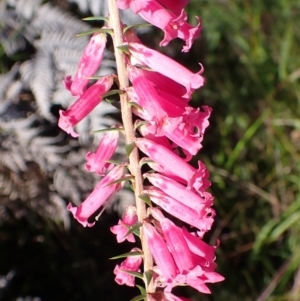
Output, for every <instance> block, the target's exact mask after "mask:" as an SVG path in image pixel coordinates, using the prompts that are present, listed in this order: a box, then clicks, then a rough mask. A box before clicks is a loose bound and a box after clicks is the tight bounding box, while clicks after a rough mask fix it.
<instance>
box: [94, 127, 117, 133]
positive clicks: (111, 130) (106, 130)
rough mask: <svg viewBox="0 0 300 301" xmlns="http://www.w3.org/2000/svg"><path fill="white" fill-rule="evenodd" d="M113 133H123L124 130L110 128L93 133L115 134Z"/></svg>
mask: <svg viewBox="0 0 300 301" xmlns="http://www.w3.org/2000/svg"><path fill="white" fill-rule="evenodd" d="M113 131H120V132H123V129H122V128H118V127H116V128H108V129H103V130H95V131H92V133H106V132H113Z"/></svg>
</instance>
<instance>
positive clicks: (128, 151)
mask: <svg viewBox="0 0 300 301" xmlns="http://www.w3.org/2000/svg"><path fill="white" fill-rule="evenodd" d="M134 148H135V143H134V142H132V143H129V144H126V145H125V152H126V154H127V156H128V157H129V156H130V154H131V152H132V151H133V149H134Z"/></svg>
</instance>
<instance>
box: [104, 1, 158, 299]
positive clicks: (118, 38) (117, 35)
mask: <svg viewBox="0 0 300 301" xmlns="http://www.w3.org/2000/svg"><path fill="white" fill-rule="evenodd" d="M108 8H109V15H110V16H109V20H110V21H109V22H110V24H109V25H110V27H111V28H112V29H113V43H114V51H115V57H116V65H117V73H118V78H119V83H120V89H121V90H122V89H125V88H127V87H128V86H129V79H128V75H127V70H126V65H125V54H124V52H122V51H120V50H119V49H118V48H117V47H118V46H122V45H123V32H122V25H121V21H120V15H119V10H118V8H117V6H116V0H108ZM120 101H121V114H122V120H123V126H124V130H125V137H126V143H127V144H130V143H132V142H134V141H135V130H134V127H133V123H132V113H131V107H130V106H129V105H128V101H129V100H128V96H127V93H123V94H121V95H120ZM129 163H130V171H131V173H132V175H133V176H134V178H135V181H134V194H135V200H136V208H137V215H138V219H139V221H142V220H143V219H145V218H146V217H147V213H146V205H145V203H144V201H143V200H141V199H140V198H139V195H141V192H142V190H143V178H142V174H141V168H140V166H139V155H138V149H137V148H136V147H135V148H134V149H133V151H132V152H131V154H130V156H129ZM141 244H142V250H143V253H144V271H148V270H150V269H152V266H153V259H152V255H151V253H150V250H149V247H148V243H147V241H146V239H145V236H144V234H143V231H142V228H141ZM145 284H146V291H147V293H151V292H154V291H155V288H154V286H153V284H152V281H151V282H150V284H149V285H148V287H147V282H146V281H145Z"/></svg>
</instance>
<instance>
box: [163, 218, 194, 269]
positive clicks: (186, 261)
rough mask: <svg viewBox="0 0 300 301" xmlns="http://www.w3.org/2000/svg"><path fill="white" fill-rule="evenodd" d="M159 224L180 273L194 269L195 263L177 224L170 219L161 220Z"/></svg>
mask: <svg viewBox="0 0 300 301" xmlns="http://www.w3.org/2000/svg"><path fill="white" fill-rule="evenodd" d="M159 222H160V225H161V229H162V231H163V234H164V238H165V240H166V243H167V245H168V247H169V248H170V251H171V253H172V255H173V258H174V261H175V263H176V265H177V267H178V269H179V271H180V273H184V272H188V271H189V270H191V269H192V268H194V263H193V257H192V254H191V252H190V250H189V247H188V245H187V243H186V241H185V239H184V236H183V234H182V232H181V229H180V228H178V227H177V226H175V224H174V223H173V222H172V221H170V220H169V219H168V218H164V219H161V220H160V221H159Z"/></svg>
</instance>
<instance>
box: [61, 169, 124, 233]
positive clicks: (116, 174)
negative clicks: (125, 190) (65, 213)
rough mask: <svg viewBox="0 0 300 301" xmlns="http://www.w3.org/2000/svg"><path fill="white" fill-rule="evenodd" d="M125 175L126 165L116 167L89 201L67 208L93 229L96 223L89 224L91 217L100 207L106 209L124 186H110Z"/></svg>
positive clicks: (82, 222)
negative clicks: (108, 202)
mask: <svg viewBox="0 0 300 301" xmlns="http://www.w3.org/2000/svg"><path fill="white" fill-rule="evenodd" d="M123 174H124V165H119V166H116V167H114V168H113V169H112V170H111V171H110V172H109V173H108V174H107V175H106V176H105V177H104V178H103V179H102V180H101V181H100V182H99V183H98V185H97V186H96V187H95V189H94V190H93V191H92V193H91V194H90V195H89V196H88V197H87V199H86V200H85V201H84V202H83V203H82V204H81V205H79V206H78V207H73V206H72V204H71V203H70V204H69V205H68V207H67V209H68V210H69V211H71V212H72V214H73V216H74V218H76V219H77V221H78V222H79V223H81V224H82V225H83V226H84V227H86V226H88V227H92V226H93V225H94V224H95V222H93V223H89V222H88V219H89V217H90V216H91V215H92V214H94V213H95V212H96V211H97V210H98V209H100V207H104V208H105V207H106V206H107V205H106V202H107V201H109V200H110V199H111V198H112V197H113V196H114V195H115V194H116V193H117V192H118V191H119V190H120V189H121V188H122V184H120V183H115V184H110V183H111V182H114V181H116V180H118V179H120V178H121V177H122V176H123Z"/></svg>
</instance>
